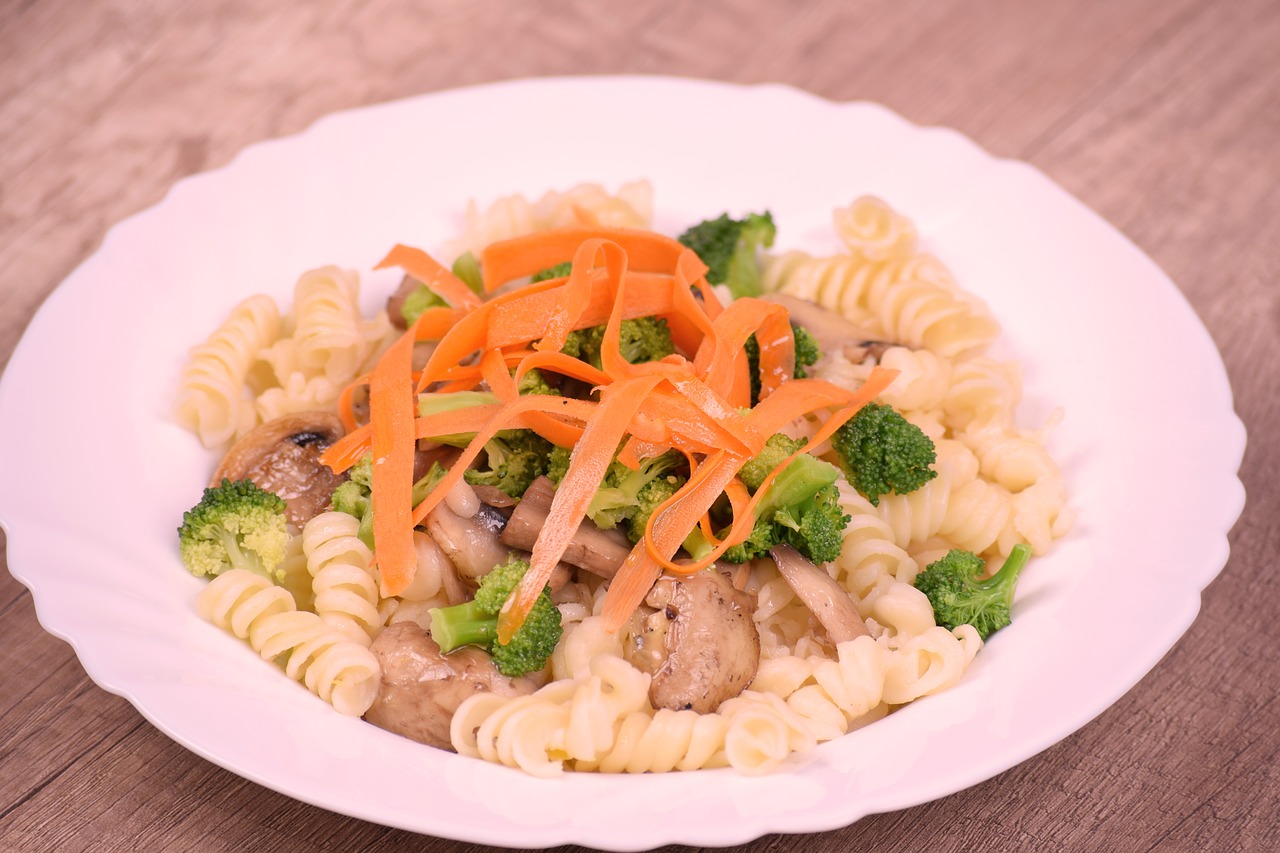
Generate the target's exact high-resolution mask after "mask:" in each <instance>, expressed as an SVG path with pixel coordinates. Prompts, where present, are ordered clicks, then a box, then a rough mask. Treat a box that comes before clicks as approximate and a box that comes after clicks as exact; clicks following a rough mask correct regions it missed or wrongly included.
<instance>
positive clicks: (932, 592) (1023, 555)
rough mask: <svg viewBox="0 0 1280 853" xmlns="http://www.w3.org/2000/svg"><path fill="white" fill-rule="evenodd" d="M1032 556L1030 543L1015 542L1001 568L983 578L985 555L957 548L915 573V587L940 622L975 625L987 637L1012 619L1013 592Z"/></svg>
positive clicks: (954, 624)
mask: <svg viewBox="0 0 1280 853" xmlns="http://www.w3.org/2000/svg"><path fill="white" fill-rule="evenodd" d="M1030 556H1031V548H1030V546H1028V545H1021V544H1019V545H1015V546H1013V550H1012V551H1011V552H1010V553H1009V558H1008V559H1007V560H1005V562H1004V565H1003V566H1001V567H1000V571H998V572H996V573H995V574H994V575H992V576H991V577H989V578H985V579H983V578H982V577H981V575H982V572H983V569H985V568H986V566H985V564H984V563H983V562H982V558H981V557H978V556H977V555H975V554H971V553H970V552H968V551H961V550H959V549H955V550H953V551H949V552H947V555H946V556H945V557H943V558H942V559H941V560H938V561H937V562H934V563H930V564H929V565H928V567H926V568H925V570H924V571H923V572H921V573H920V574H918V575H916V579H915V587H916V589H918V590H920V591H921V592H923V593H924V594H925V595H926V596H927V597H928V598H929V603H930V604H932V605H933V617H934V620H935V621H936V622H937V623H938V624H939V625H941V626H943V627H944V628H947V629H948V630H951V629H954V628H955V627H956V626H957V625H972V626H973V627H974V628H975V629H976V630H977V632H978V635H979V636H980V637H982V639H983V640H986V639H987V637H990V636H991V635H992V634H994V633H995V632H996V631H999V630H1000V629H1001V628H1003V627H1004V626H1006V625H1008V624H1009V623H1010V621H1012V617H1011V616H1010V608H1011V607H1012V606H1013V593H1014V590H1015V589H1016V588H1017V586H1018V575H1020V574H1021V573H1022V570H1023V568H1025V567H1026V565H1027V560H1028V558H1030Z"/></svg>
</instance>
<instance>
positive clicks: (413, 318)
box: [400, 284, 449, 326]
mask: <svg viewBox="0 0 1280 853" xmlns="http://www.w3.org/2000/svg"><path fill="white" fill-rule="evenodd" d="M448 304H449V303H447V302H445V301H444V300H443V299H441V298H440V296H439V295H438V294H437V293H436V292H435V291H434V290H432V289H431V288H429V287H427V286H426V285H425V284H419V285H418V286H417V287H416V288H414V290H413V292H412V293H410V294H409V295H408V296H406V297H405V299H404V304H403V305H401V306H400V316H401V317H403V318H404V324H405V325H406V326H412V325H413V324H414V323H416V322H418V318H419V317H421V316H422V312H424V311H426V310H427V309H428V308H441V307H447V306H448Z"/></svg>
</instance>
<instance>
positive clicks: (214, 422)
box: [176, 295, 280, 447]
mask: <svg viewBox="0 0 1280 853" xmlns="http://www.w3.org/2000/svg"><path fill="white" fill-rule="evenodd" d="M279 333H280V310H279V308H277V307H276V303H275V301H274V300H273V299H271V297H269V296H263V295H259V296H251V297H249V298H248V299H246V300H244V301H243V302H241V303H240V304H239V305H237V306H236V307H235V308H233V309H232V310H231V313H230V315H229V316H228V317H227V319H226V320H225V321H224V322H223V324H222V325H221V326H219V327H218V329H217V330H216V331H214V333H213V334H212V335H210V336H209V338H208V340H206V341H205V342H204V343H203V344H200V345H199V346H197V347H194V348H193V349H192V350H191V357H190V359H189V360H188V361H187V364H186V366H185V367H183V369H182V375H181V378H180V379H179V384H178V403H177V407H176V415H177V418H178V422H179V423H180V424H182V425H183V426H184V427H186V428H187V429H189V430H191V431H192V432H194V433H195V434H196V435H197V436H199V437H200V442H201V443H202V444H204V446H205V447H217V446H219V445H222V444H225V443H226V442H228V441H230V440H232V439H233V438H238V437H239V436H241V435H244V434H245V433H246V432H248V431H249V430H251V429H253V428H254V426H256V425H257V416H256V414H255V412H254V408H253V401H252V399H251V398H250V395H249V390H248V388H247V383H248V382H249V380H250V372H251V371H252V370H253V367H254V364H255V362H256V361H257V360H258V357H259V353H260V352H261V351H262V350H263V349H264V348H266V347H268V346H270V345H271V344H272V342H273V341H275V339H276V337H277V335H279Z"/></svg>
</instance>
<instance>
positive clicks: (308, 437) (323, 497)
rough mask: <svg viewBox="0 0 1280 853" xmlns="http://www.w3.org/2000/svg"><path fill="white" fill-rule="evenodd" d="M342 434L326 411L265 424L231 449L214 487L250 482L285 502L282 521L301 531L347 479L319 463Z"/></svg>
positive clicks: (219, 469) (338, 424)
mask: <svg viewBox="0 0 1280 853" xmlns="http://www.w3.org/2000/svg"><path fill="white" fill-rule="evenodd" d="M345 432H346V430H344V429H343V427H342V421H340V420H338V418H337V416H336V415H332V414H329V413H328V412H298V413H296V414H292V415H285V416H283V417H279V418H276V419H275V420H272V421H267V422H266V423H265V424H262V425H261V426H259V427H257V428H256V429H254V430H252V431H251V432H249V433H248V434H246V435H245V436H244V437H243V438H241V439H240V440H239V441H237V442H236V443H235V444H234V445H232V447H231V449H230V450H229V451H227V455H226V456H224V457H222V463H221V464H220V465H219V466H218V470H217V471H215V472H214V475H213V484H214V485H216V484H218V483H221V482H222V480H223V479H224V478H226V479H228V480H233V481H234V480H252V481H253V483H254V484H255V485H257V486H259V487H260V488H262V489H265V490H266V491H268V492H273V493H275V494H277V495H279V496H280V497H282V498H284V501H285V504H286V508H285V517H286V518H287V519H288V520H289V523H290V524H292V525H294V526H296V527H302V526H303V525H304V524H306V523H307V522H308V521H310V520H311V519H312V518H314V517H315V516H317V515H319V514H320V513H321V512H323V511H324V510H325V508H326V507H328V506H329V501H330V499H331V498H332V497H333V490H334V489H336V488H338V486H339V484H341V483H342V481H343V480H344V479H345V478H344V477H343V476H342V475H341V474H335V473H334V472H333V469H331V468H330V467H329V466H328V465H325V464H324V463H323V462H321V461H320V455H321V454H322V453H324V451H325V450H327V449H328V448H329V446H330V445H332V444H333V443H334V442H335V441H337V440H338V439H339V438H341V437H342V436H343V435H344V434H345Z"/></svg>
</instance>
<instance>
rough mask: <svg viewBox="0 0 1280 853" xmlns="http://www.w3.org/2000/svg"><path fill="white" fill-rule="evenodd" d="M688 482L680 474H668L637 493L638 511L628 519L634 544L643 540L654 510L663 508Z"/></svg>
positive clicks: (654, 480) (653, 480)
mask: <svg viewBox="0 0 1280 853" xmlns="http://www.w3.org/2000/svg"><path fill="white" fill-rule="evenodd" d="M686 480H687V478H685V477H681V476H680V475H678V474H667V475H666V476H665V477H655V478H654V479H652V480H650V481H649V482H647V483H645V484H644V486H642V487H641V488H640V491H639V492H637V493H636V510H635V512H634V513H632V515H631V517H630V518H628V519H627V538H628V539H630V540H631V541H632V542H639V541H640V540H641V539H643V538H644V529H645V526H646V525H648V523H649V516H651V515H653V512H654V510H656V509H657V508H658V507H660V506H662V504H663V503H664V502H665V501H666V500H667V498H669V497H671V496H672V495H674V494H675V493H676V492H678V491H680V487H681V486H683V485H684V484H685V482H686Z"/></svg>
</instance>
